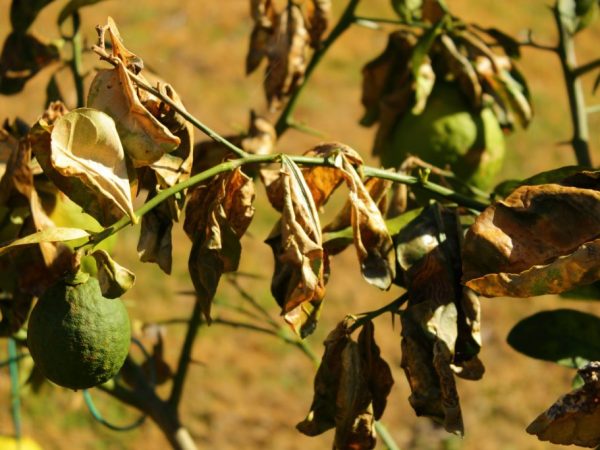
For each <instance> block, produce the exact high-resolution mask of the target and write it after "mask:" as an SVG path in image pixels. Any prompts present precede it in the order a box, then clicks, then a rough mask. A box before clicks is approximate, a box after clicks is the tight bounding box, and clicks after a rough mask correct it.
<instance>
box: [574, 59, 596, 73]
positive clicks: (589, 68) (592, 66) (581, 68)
mask: <svg viewBox="0 0 600 450" xmlns="http://www.w3.org/2000/svg"><path fill="white" fill-rule="evenodd" d="M598 67H600V59H595V60H594V61H590V62H589V63H586V64H583V65H581V66H579V67H577V68H575V69H573V70H572V72H571V73H572V74H573V76H574V77H575V78H577V77H580V76H582V75H584V74H586V73H588V72H591V71H592V70H594V69H597V68H598Z"/></svg>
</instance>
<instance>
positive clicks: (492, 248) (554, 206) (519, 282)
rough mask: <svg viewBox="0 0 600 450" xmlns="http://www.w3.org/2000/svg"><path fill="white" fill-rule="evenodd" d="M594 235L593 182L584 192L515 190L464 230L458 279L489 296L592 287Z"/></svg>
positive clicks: (598, 192)
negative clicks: (580, 286)
mask: <svg viewBox="0 0 600 450" xmlns="http://www.w3.org/2000/svg"><path fill="white" fill-rule="evenodd" d="M574 179H577V177H576V178H574ZM564 183H568V180H566V181H565V182H564ZM599 234H600V188H599V187H598V183H597V181H596V185H595V186H593V185H592V186H590V188H579V187H573V186H569V185H561V184H541V185H537V186H521V187H519V188H517V189H516V190H515V191H514V192H513V193H512V194H511V195H509V196H508V197H507V198H506V199H505V200H503V201H500V202H497V203H496V204H494V205H492V206H490V207H488V208H487V209H486V210H485V211H484V212H483V213H482V214H481V215H480V216H479V217H478V218H477V220H476V221H475V223H474V224H473V225H472V226H471V228H470V229H469V231H468V233H467V236H466V239H465V243H464V248H463V270H464V274H463V281H464V282H465V283H466V285H467V286H469V287H470V288H472V289H473V290H475V291H476V292H478V293H480V294H482V295H486V296H490V297H493V296H515V297H529V296H535V295H543V294H557V293H561V292H564V291H567V290H569V289H572V288H574V287H576V286H579V285H583V284H589V283H592V282H594V281H596V280H598V279H600V265H599V263H598V261H599V259H598V257H597V252H598V249H599V248H600V243H599V242H598V235H599Z"/></svg>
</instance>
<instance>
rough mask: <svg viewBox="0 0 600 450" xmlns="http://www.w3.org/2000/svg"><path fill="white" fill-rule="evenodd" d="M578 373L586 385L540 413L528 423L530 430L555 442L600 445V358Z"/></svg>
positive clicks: (528, 430) (584, 445) (590, 445)
mask: <svg viewBox="0 0 600 450" xmlns="http://www.w3.org/2000/svg"><path fill="white" fill-rule="evenodd" d="M577 373H578V374H579V376H580V377H581V378H582V379H583V381H584V385H583V386H582V387H580V388H579V389H575V390H574V391H571V392H569V393H568V394H565V395H563V396H562V397H560V398H559V399H558V400H557V401H556V402H555V403H554V404H553V405H552V406H551V407H550V408H549V409H548V410H546V411H545V412H543V413H542V414H540V415H539V416H538V417H537V418H536V419H535V420H534V421H533V422H532V423H531V424H530V425H529V426H528V427H527V432H528V433H530V434H534V435H536V436H537V437H538V439H540V440H541V441H550V442H552V443H553V444H560V445H578V446H581V447H596V446H598V445H600V427H598V423H599V421H600V402H598V398H599V397H600V362H597V361H594V362H591V363H589V364H588V365H586V366H584V367H582V368H581V369H579V370H578V371H577Z"/></svg>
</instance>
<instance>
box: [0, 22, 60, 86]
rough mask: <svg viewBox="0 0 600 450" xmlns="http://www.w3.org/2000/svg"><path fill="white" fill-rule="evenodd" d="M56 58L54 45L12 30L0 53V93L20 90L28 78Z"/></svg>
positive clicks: (56, 52) (56, 53) (57, 57)
mask: <svg viewBox="0 0 600 450" xmlns="http://www.w3.org/2000/svg"><path fill="white" fill-rule="evenodd" d="M58 59H59V55H58V49H57V48H56V47H55V46H54V45H52V44H47V43H44V42H42V41H41V40H40V39H38V38H37V37H35V36H34V35H31V34H21V33H17V32H12V33H11V34H9V35H8V36H7V37H6V39H5V41H4V47H3V48H2V53H1V54H0V94H5V95H10V94H16V93H17V92H20V91H21V90H22V89H23V87H25V84H26V83H27V81H29V79H31V78H32V77H33V76H35V75H36V74H37V73H38V72H39V71H40V70H42V69H43V68H44V67H46V66H48V65H49V64H51V63H53V62H55V61H58Z"/></svg>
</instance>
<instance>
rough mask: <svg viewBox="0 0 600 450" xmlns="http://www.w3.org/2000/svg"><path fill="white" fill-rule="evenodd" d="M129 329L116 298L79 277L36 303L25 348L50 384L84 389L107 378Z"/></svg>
mask: <svg viewBox="0 0 600 450" xmlns="http://www.w3.org/2000/svg"><path fill="white" fill-rule="evenodd" d="M130 340H131V330H130V325H129V316H128V314H127V310H126V309H125V306H124V305H123V302H122V301H121V300H120V299H107V298H104V297H103V296H102V293H101V291H100V285H99V284H98V280H97V279H96V278H93V277H89V276H87V275H86V274H83V273H80V274H78V276H76V277H74V278H73V279H71V280H61V281H59V282H58V283H56V284H55V285H54V286H52V287H51V288H49V289H48V290H47V291H46V292H45V293H44V294H43V295H42V296H41V297H40V299H39V300H38V302H37V304H36V305H35V307H34V308H33V311H32V313H31V317H30V318H29V327H28V331H27V344H28V346H29V351H30V353H31V356H32V358H33V360H34V362H35V364H36V365H37V366H38V367H39V369H40V371H41V372H42V373H43V374H44V375H45V376H46V378H48V379H49V380H50V381H53V382H54V383H56V384H58V385H60V386H64V387H67V388H71V389H85V388H89V387H92V386H97V385H99V384H102V383H104V382H106V381H108V380H110V379H111V378H113V377H114V376H115V375H116V374H117V373H118V372H119V370H120V369H121V366H122V365H123V363H124V362H125V358H126V357H127V354H128V352H129V345H130Z"/></svg>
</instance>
